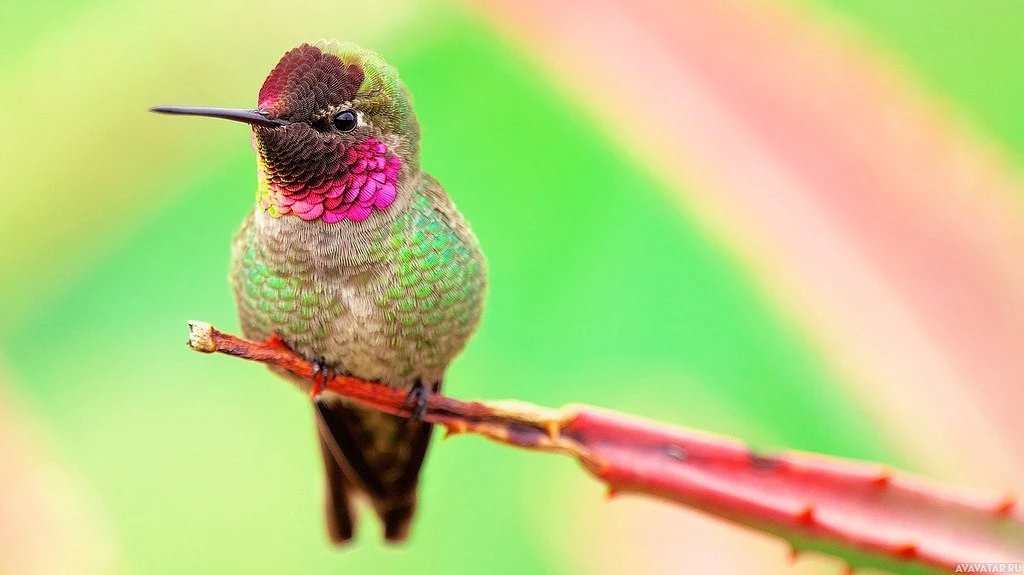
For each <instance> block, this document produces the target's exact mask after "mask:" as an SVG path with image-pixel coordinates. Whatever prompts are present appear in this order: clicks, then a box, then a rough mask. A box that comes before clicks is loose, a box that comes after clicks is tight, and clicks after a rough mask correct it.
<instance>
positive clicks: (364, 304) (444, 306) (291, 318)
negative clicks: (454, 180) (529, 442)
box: [231, 191, 485, 387]
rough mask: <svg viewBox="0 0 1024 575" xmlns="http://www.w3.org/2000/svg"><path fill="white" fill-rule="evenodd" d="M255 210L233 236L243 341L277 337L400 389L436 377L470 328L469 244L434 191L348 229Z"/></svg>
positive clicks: (479, 265)
mask: <svg viewBox="0 0 1024 575" xmlns="http://www.w3.org/2000/svg"><path fill="white" fill-rule="evenodd" d="M343 225H350V224H347V223H344V222H341V223H337V224H324V223H322V222H302V221H300V220H298V218H294V217H288V216H285V217H281V218H272V217H271V216H269V215H267V214H265V213H261V212H260V211H259V209H258V208H257V210H254V212H253V213H251V214H250V215H249V217H247V218H246V220H245V222H243V224H242V227H241V229H240V230H239V231H238V234H237V236H236V238H235V244H234V250H233V262H232V274H231V275H232V283H233V285H234V289H235V296H236V300H237V303H238V310H239V316H240V318H241V323H242V328H243V331H244V332H245V334H246V335H247V336H249V337H252V338H260V339H264V338H267V337H269V336H270V335H272V334H277V335H279V336H280V337H281V338H283V339H284V341H285V342H286V343H287V344H288V345H289V346H291V347H292V349H294V350H295V351H297V352H299V353H301V354H302V355H304V356H306V357H308V358H311V359H317V358H323V359H325V360H326V361H327V363H328V364H329V365H330V366H331V367H332V368H334V369H337V370H340V371H343V372H345V373H350V374H352V375H354V376H357V377H361V378H364V379H369V380H376V381H383V382H385V383H388V384H390V385H395V386H399V387H406V386H409V385H411V384H412V383H413V382H414V381H415V380H417V379H421V380H423V381H424V382H425V383H433V382H437V381H440V379H441V377H442V376H443V374H444V370H445V369H446V368H447V366H448V364H449V363H450V362H451V360H452V359H453V358H454V357H455V355H457V354H458V352H459V351H461V349H462V348H463V346H464V345H465V343H466V341H467V340H468V339H469V336H470V335H471V333H472V331H473V329H474V328H475V327H476V324H477V323H478V322H479V318H480V313H481V306H482V302H483V293H484V288H485V276H484V266H483V260H482V258H481V256H480V252H479V250H478V247H477V244H476V239H475V238H474V237H473V235H472V233H471V232H470V231H469V229H468V228H467V227H466V226H465V223H464V222H463V221H462V218H461V216H460V215H459V214H458V212H457V211H455V208H454V206H452V205H451V204H450V202H448V201H447V199H446V198H443V196H438V195H436V194H432V193H429V191H421V192H417V193H415V194H414V195H413V197H412V198H411V199H410V202H409V203H408V205H407V206H405V207H404V208H403V209H402V210H401V211H400V212H398V213H397V214H396V215H395V217H394V218H391V219H389V220H388V221H386V222H384V223H383V224H382V225H377V226H368V227H366V228H365V229H363V230H360V231H358V232H355V233H344V234H342V233H338V229H337V228H332V226H343Z"/></svg>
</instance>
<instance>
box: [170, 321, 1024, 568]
mask: <svg viewBox="0 0 1024 575" xmlns="http://www.w3.org/2000/svg"><path fill="white" fill-rule="evenodd" d="M189 327H190V329H191V337H190V340H189V347H191V348H192V349H194V350H196V351H201V352H205V353H214V352H219V353H225V354H228V355H234V356H236V357H241V358H244V359H249V360H254V361H259V362H262V363H265V364H268V365H273V366H276V367H279V368H283V369H286V370H288V371H291V372H292V373H295V374H297V375H299V376H302V377H306V378H312V377H313V365H312V364H311V363H310V362H308V361H306V360H305V359H303V358H302V357H300V356H298V355H296V354H295V353H293V352H292V351H291V350H289V349H288V348H287V347H286V346H285V345H283V344H282V343H281V342H280V341H279V340H271V341H268V342H265V343H259V342H253V341H248V340H244V339H240V338H237V337H235V336H232V335H229V334H225V333H222V332H220V331H218V330H216V329H214V328H213V327H212V326H210V325H209V324H205V323H200V322H190V323H189ZM322 389H323V391H325V392H331V393H337V394H339V395H342V396H345V397H347V398H349V399H351V400H354V401H356V402H359V403H361V404H363V405H367V406H370V407H373V408H376V409H379V410H381V411H385V412H387V413H392V414H395V415H400V416H403V417H408V416H409V415H410V413H409V409H408V408H407V407H406V406H404V403H405V399H406V393H405V392H404V391H401V390H398V389H394V388H391V387H387V386H385V385H381V384H377V383H371V382H366V381H363V380H360V379H356V378H353V377H347V376H334V377H331V378H330V379H328V380H327V381H326V382H325V383H324V386H323V388H322ZM423 419H425V420H426V421H429V422H431V423H437V424H440V425H443V426H445V427H446V428H447V430H448V435H452V434H457V433H475V434H479V435H483V436H484V437H487V438H488V439H491V440H493V441H496V442H499V443H504V444H506V445H512V446H516V447H521V448H525V449H533V450H540V451H549V452H557V453H564V454H566V455H570V456H572V457H575V458H576V459H577V460H579V462H580V463H581V464H582V465H583V468H584V469H586V470H587V471H589V472H590V473H591V474H593V475H594V476H596V477H597V478H598V479H600V480H602V481H604V482H605V483H607V484H608V486H609V493H611V494H618V493H623V492H632V493H642V494H645V495H650V496H653V497H659V498H662V499H666V500H669V501H674V502H677V503H682V504H684V505H687V506H690V507H694V508H697V509H700V510H701V511H704V512H706V513H710V514H712V515H717V516H719V517H722V518H724V519H727V520H729V521H733V522H735V523H739V524H742V525H746V526H748V527H752V528H754V529H758V530H761V531H764V532H768V533H773V534H775V535H778V536H780V537H783V538H784V539H786V540H787V541H789V543H790V544H791V545H792V546H793V554H794V557H795V556H796V554H797V552H798V550H799V551H803V550H816V551H821V552H824V553H829V554H832V555H835V556H837V557H840V558H842V559H843V560H845V561H846V562H847V563H848V564H849V565H850V566H851V568H852V567H853V566H856V567H878V568H882V569H889V570H897V571H901V572H902V571H914V572H921V571H923V572H942V571H953V570H955V569H956V566H957V565H958V564H960V563H1018V562H1024V512H1022V510H1021V508H1020V506H1019V505H1018V504H1017V501H1016V499H1015V498H1013V497H1011V496H1003V497H985V496H980V495H973V494H968V493H965V492H961V491H958V490H954V489H950V488H946V487H942V486H940V485H937V484H935V483H932V482H929V481H926V480H924V479H922V478H919V477H915V476H912V475H909V474H904V473H898V472H895V471H893V470H892V469H890V468H888V467H885V466H883V465H877V464H869V463H861V462H855V461H850V460H843V459H838V458H832V457H825V456H820V455H814V454H809V453H799V452H789V453H784V454H774V455H765V454H758V453H756V452H754V451H752V450H751V449H749V448H748V447H747V446H745V445H744V444H743V443H741V442H739V441H736V440H733V439H729V438H725V437H718V436H714V435H710V434H706V433H699V432H696V431H691V430H687V429H682V428H676V427H669V426H665V425H659V424H657V423H653V422H649V421H644V420H642V419H638V418H634V417H630V416H627V415H624V414H619V413H615V412H610V411H603V410H598V409H595V408H592V407H586V406H579V405H574V406H568V407H565V408H563V409H560V410H553V409H547V408H541V407H537V406H534V405H530V404H526V403H520V402H511V401H492V402H475V401H459V400H456V399H452V398H449V397H443V396H440V395H432V396H430V398H429V399H428V401H427V408H426V413H425V415H424V417H423Z"/></svg>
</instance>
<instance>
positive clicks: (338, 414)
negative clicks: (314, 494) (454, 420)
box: [314, 392, 432, 545]
mask: <svg viewBox="0 0 1024 575" xmlns="http://www.w3.org/2000/svg"><path fill="white" fill-rule="evenodd" d="M314 411H315V415H316V420H317V428H318V431H319V436H320V447H321V451H322V453H323V458H324V468H325V470H326V478H327V497H326V499H327V500H326V515H327V530H328V534H329V535H330V537H331V541H333V542H334V543H335V544H339V545H340V544H343V543H346V542H348V541H349V540H350V539H352V535H353V531H354V527H355V517H354V515H353V498H354V497H355V496H356V495H357V494H358V493H363V494H365V495H366V496H367V497H368V498H369V500H370V503H371V504H372V505H373V508H374V510H375V511H376V512H377V515H378V516H379V517H380V520H381V523H383V526H384V538H385V540H387V541H389V542H393V543H398V542H401V541H404V540H405V539H406V538H407V537H408V536H409V526H410V524H411V522H412V518H413V514H414V513H415V511H416V488H417V485H418V483H419V472H420V467H421V466H422V465H423V458H424V456H425V454H426V451H427V447H428V445H429V444H430V433H431V428H432V426H431V425H430V424H429V423H425V422H422V421H410V420H408V419H405V418H401V417H396V416H393V415H389V414H386V413H381V412H379V411H376V410H372V409H368V408H363V407H359V406H354V405H351V404H347V403H345V402H343V400H342V399H341V398H340V397H339V396H337V395H334V394H332V393H329V392H325V393H322V394H321V395H320V396H318V397H317V399H316V400H315V401H314Z"/></svg>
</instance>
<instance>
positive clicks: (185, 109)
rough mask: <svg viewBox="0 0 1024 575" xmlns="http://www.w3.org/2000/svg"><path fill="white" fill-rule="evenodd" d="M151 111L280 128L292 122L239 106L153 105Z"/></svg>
mask: <svg viewBox="0 0 1024 575" xmlns="http://www.w3.org/2000/svg"><path fill="white" fill-rule="evenodd" d="M149 111H150V112H157V113H160V114H180V115H182V116H206V117H208V118H223V119H225V120H234V121H236V122H245V123H246V124H251V125H253V126H266V127H268V128H279V127H281V126H287V125H288V124H291V122H289V121H288V120H282V119H280V118H271V117H270V116H268V115H267V113H266V112H264V111H263V110H240V109H237V108H203V107H200V106H153V107H152V108H150V109H149Z"/></svg>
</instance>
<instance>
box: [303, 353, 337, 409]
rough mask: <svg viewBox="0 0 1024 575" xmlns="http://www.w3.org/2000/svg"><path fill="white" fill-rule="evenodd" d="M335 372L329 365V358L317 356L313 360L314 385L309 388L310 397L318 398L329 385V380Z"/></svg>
mask: <svg viewBox="0 0 1024 575" xmlns="http://www.w3.org/2000/svg"><path fill="white" fill-rule="evenodd" d="M333 375H334V373H333V372H332V371H331V368H329V367H327V360H326V359H324V358H322V357H321V358H317V359H315V360H313V385H311V386H310V388H309V398H310V399H316V398H317V397H318V396H319V395H320V394H321V393H323V391H324V388H326V387H327V380H329V379H331V377H332V376H333Z"/></svg>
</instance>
